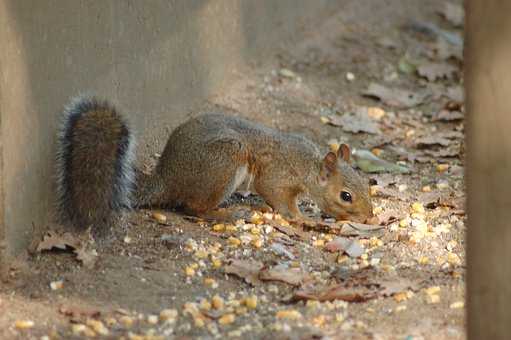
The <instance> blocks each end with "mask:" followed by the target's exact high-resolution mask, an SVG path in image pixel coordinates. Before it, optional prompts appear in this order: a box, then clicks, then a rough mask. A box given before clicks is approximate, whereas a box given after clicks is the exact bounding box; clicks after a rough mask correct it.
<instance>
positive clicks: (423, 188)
mask: <svg viewBox="0 0 511 340" xmlns="http://www.w3.org/2000/svg"><path fill="white" fill-rule="evenodd" d="M422 192H431V187H430V186H429V185H425V186H423V187H422Z"/></svg>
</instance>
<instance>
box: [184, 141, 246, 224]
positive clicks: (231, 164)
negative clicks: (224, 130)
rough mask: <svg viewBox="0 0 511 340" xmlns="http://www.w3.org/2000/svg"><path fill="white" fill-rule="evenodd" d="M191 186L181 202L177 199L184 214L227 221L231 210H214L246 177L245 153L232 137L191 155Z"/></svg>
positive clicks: (242, 145) (211, 144)
mask: <svg viewBox="0 0 511 340" xmlns="http://www.w3.org/2000/svg"><path fill="white" fill-rule="evenodd" d="M194 156H195V157H194V158H195V159H194V162H193V164H194V165H195V169H193V171H190V173H193V174H194V178H193V181H194V184H193V186H188V187H187V188H186V190H183V191H184V192H186V194H185V196H186V197H184V199H179V200H180V201H181V202H182V203H183V206H184V209H185V212H186V213H189V214H192V215H195V216H199V217H204V218H207V219H215V220H230V219H232V218H233V217H232V213H231V212H229V210H230V209H217V208H218V206H219V205H220V204H221V203H222V202H224V201H225V200H226V199H227V198H228V197H230V196H231V195H232V193H233V192H234V191H235V190H236V189H237V188H238V187H239V186H240V185H241V184H242V183H243V182H244V181H245V179H246V178H247V176H248V175H249V174H248V169H249V166H248V152H247V150H246V147H245V145H244V144H243V143H242V142H241V141H240V140H239V139H238V138H236V137H235V136H233V137H229V138H226V137H225V136H224V137H223V138H221V139H219V140H215V141H213V142H209V143H207V144H205V145H204V146H203V148H202V149H201V151H200V152H199V153H196V154H195V155H194Z"/></svg>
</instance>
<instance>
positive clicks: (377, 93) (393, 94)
mask: <svg viewBox="0 0 511 340" xmlns="http://www.w3.org/2000/svg"><path fill="white" fill-rule="evenodd" d="M362 94H363V95H364V96H368V97H373V98H377V99H379V100H381V101H382V102H384V103H385V104H387V105H390V106H394V107H398V108H410V107H414V106H417V105H419V104H421V103H423V102H424V100H425V99H426V98H427V97H428V95H427V94H426V93H425V92H417V91H415V92H412V91H407V90H401V89H396V88H394V89H389V88H387V87H385V86H383V85H380V84H376V83H371V84H369V87H368V88H367V90H366V91H365V92H364V93H362Z"/></svg>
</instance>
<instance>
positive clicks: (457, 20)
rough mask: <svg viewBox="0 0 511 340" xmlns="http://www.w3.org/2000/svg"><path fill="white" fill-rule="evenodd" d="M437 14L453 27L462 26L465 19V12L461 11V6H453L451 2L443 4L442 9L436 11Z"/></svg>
mask: <svg viewBox="0 0 511 340" xmlns="http://www.w3.org/2000/svg"><path fill="white" fill-rule="evenodd" d="M438 13H439V14H440V15H441V16H443V17H444V18H445V19H446V20H447V21H449V22H450V23H451V24H452V25H453V26H455V27H462V26H463V22H464V18H465V11H464V10H463V6H461V5H459V4H454V3H452V2H445V3H444V7H443V8H442V9H441V10H440V11H438Z"/></svg>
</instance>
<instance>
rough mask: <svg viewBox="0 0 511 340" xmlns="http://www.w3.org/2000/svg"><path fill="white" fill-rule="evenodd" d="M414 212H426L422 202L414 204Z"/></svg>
mask: <svg viewBox="0 0 511 340" xmlns="http://www.w3.org/2000/svg"><path fill="white" fill-rule="evenodd" d="M412 211H413V212H416V213H419V214H423V213H424V212H425V210H424V206H423V205H422V203H420V202H415V203H413V204H412Z"/></svg>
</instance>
